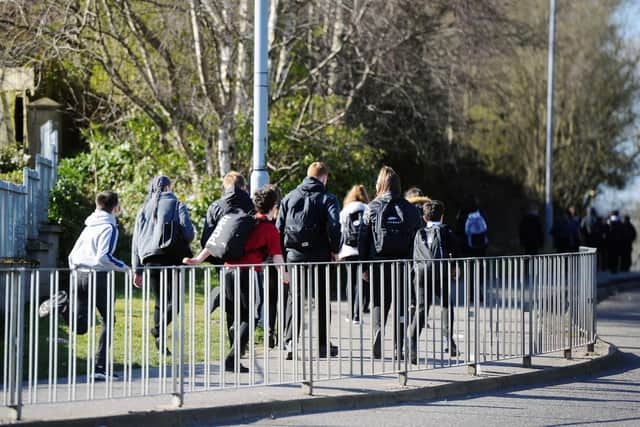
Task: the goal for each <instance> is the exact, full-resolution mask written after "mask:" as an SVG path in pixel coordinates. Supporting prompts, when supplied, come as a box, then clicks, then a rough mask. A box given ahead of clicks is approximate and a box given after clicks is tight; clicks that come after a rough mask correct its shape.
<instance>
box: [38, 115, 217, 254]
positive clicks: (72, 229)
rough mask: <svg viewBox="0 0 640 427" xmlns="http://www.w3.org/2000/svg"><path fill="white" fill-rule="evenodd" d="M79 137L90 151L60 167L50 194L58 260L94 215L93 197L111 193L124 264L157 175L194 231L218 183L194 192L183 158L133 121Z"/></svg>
mask: <svg viewBox="0 0 640 427" xmlns="http://www.w3.org/2000/svg"><path fill="white" fill-rule="evenodd" d="M84 137H85V138H86V139H87V141H88V145H89V151H87V152H83V153H81V154H79V155H78V156H76V157H74V158H71V159H63V160H62V161H61V162H60V167H59V172H58V183H57V185H56V187H55V188H54V189H53V191H52V194H51V205H50V214H49V216H50V220H51V221H53V222H55V223H57V224H60V225H61V226H62V228H63V242H62V245H61V258H63V259H64V257H65V256H66V254H68V253H69V251H70V250H71V247H72V245H73V242H74V240H75V239H76V238H77V236H78V235H79V233H80V231H81V230H82V227H83V221H84V218H85V217H86V216H87V215H88V214H89V213H91V211H92V210H93V206H94V201H93V200H94V197H95V194H96V193H97V192H98V191H103V190H111V191H116V192H117V193H118V196H119V200H120V206H121V213H120V216H119V217H118V222H119V224H120V225H121V227H122V233H121V235H120V241H119V243H118V251H117V255H118V256H120V257H121V258H122V259H124V260H128V259H129V258H130V257H129V251H130V239H131V235H132V233H133V226H134V223H135V217H136V215H137V213H138V210H139V209H140V207H141V206H142V204H143V202H144V198H145V196H146V194H147V192H148V183H149V181H150V180H151V178H152V177H154V176H156V175H166V176H168V177H170V178H171V180H172V182H173V191H174V192H175V193H176V194H177V195H178V197H179V198H180V200H183V201H185V202H186V203H187V205H188V206H189V208H190V213H191V219H192V221H193V223H194V226H198V225H199V224H201V223H202V222H203V220H202V218H203V217H204V214H205V213H206V207H207V206H208V203H209V202H210V201H211V200H213V199H212V197H214V196H215V195H216V193H215V191H214V189H213V188H214V187H218V181H217V180H216V179H203V180H202V181H201V182H200V183H199V184H196V185H195V186H194V185H193V184H192V182H191V178H190V177H187V176H185V171H186V169H187V167H186V162H185V160H184V156H181V155H180V154H179V153H178V152H177V151H176V150H175V149H174V148H173V147H172V146H170V145H169V144H168V143H167V142H166V141H163V139H162V138H161V136H160V134H159V132H158V131H157V129H156V127H155V126H153V124H152V123H151V121H150V120H148V119H146V118H144V117H133V118H131V119H129V120H126V121H125V122H124V123H123V124H122V125H121V127H118V128H113V129H109V130H102V129H101V128H100V127H99V126H92V127H90V128H89V129H88V130H86V131H85V133H84Z"/></svg>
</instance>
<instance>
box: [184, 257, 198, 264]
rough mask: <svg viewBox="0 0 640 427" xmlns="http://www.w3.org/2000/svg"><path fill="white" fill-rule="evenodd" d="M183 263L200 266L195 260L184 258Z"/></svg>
mask: <svg viewBox="0 0 640 427" xmlns="http://www.w3.org/2000/svg"><path fill="white" fill-rule="evenodd" d="M182 263H183V264H186V265H194V264H198V262H197V261H196V259H195V258H182Z"/></svg>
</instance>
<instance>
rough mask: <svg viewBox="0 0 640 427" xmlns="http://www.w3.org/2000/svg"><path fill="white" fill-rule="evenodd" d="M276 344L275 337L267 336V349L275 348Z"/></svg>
mask: <svg viewBox="0 0 640 427" xmlns="http://www.w3.org/2000/svg"><path fill="white" fill-rule="evenodd" d="M277 344H278V340H277V339H276V337H274V336H273V335H269V338H268V343H267V345H268V346H269V348H275V347H276V345H277Z"/></svg>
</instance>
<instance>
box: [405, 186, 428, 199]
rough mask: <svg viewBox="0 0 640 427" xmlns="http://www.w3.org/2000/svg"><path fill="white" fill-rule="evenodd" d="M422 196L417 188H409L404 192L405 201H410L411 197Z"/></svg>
mask: <svg viewBox="0 0 640 427" xmlns="http://www.w3.org/2000/svg"><path fill="white" fill-rule="evenodd" d="M422 196H424V193H423V192H422V190H421V189H419V188H418V187H411V188H410V189H408V190H407V191H405V192H404V198H405V199H410V198H412V197H422Z"/></svg>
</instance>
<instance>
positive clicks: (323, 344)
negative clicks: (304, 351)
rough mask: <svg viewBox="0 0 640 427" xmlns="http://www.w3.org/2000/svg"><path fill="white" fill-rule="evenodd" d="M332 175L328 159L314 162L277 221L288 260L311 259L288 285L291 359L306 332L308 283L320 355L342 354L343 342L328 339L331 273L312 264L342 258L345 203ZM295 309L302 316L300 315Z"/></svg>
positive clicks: (297, 268)
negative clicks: (331, 186) (332, 187)
mask: <svg viewBox="0 0 640 427" xmlns="http://www.w3.org/2000/svg"><path fill="white" fill-rule="evenodd" d="M328 179H329V169H328V168H327V166H326V165H325V164H324V163H322V162H313V163H311V164H310V165H309V167H308V169H307V176H306V178H304V179H303V180H302V183H301V184H300V185H298V187H296V188H295V189H294V190H293V191H291V192H290V193H289V194H287V195H286V196H285V198H284V199H283V200H282V203H281V205H280V210H279V212H278V219H277V221H276V227H277V228H278V231H279V232H280V238H281V240H282V246H283V248H284V249H285V252H286V260H287V262H291V263H306V264H301V265H299V266H294V267H293V272H294V273H295V274H292V276H291V281H292V284H291V285H290V286H289V287H288V291H289V292H288V295H287V312H286V334H285V335H286V336H285V347H286V350H287V354H286V357H287V359H291V358H292V357H293V349H294V348H293V343H294V337H295V336H296V335H297V334H299V333H300V326H301V320H302V315H303V311H304V310H303V303H304V301H303V300H302V298H301V296H302V291H303V290H304V289H303V287H305V284H306V283H308V284H309V285H310V286H309V289H310V290H313V291H310V293H309V298H311V294H312V293H313V292H315V288H317V294H316V295H315V299H316V301H315V303H316V307H317V312H318V316H317V317H318V319H317V321H318V349H319V355H320V357H327V356H331V357H333V356H337V355H338V347H337V346H334V345H333V344H331V343H329V344H328V345H327V341H328V339H327V338H328V335H327V333H328V327H329V321H330V319H327V310H326V307H327V305H326V304H327V297H328V295H327V292H326V283H327V282H326V281H327V280H328V279H329V278H328V277H326V274H325V268H323V267H317V266H316V267H315V268H314V267H313V266H309V265H308V263H324V262H330V261H332V260H336V259H337V255H338V251H339V250H340V237H341V235H340V205H339V203H338V199H337V198H336V196H334V195H333V194H331V193H330V192H328V191H327V181H328ZM307 279H308V280H307ZM314 285H315V286H314ZM293 287H295V289H292V288H293ZM294 299H295V301H294ZM294 312H295V313H297V316H294ZM329 312H330V310H329Z"/></svg>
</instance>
